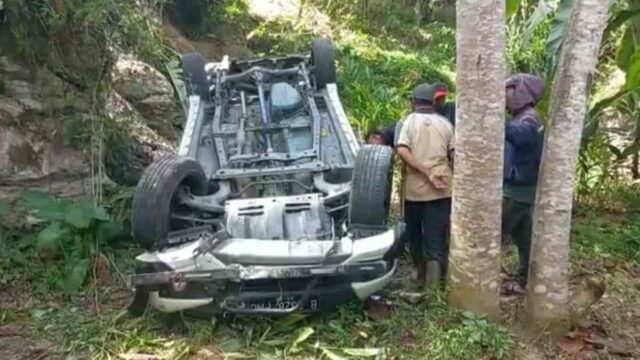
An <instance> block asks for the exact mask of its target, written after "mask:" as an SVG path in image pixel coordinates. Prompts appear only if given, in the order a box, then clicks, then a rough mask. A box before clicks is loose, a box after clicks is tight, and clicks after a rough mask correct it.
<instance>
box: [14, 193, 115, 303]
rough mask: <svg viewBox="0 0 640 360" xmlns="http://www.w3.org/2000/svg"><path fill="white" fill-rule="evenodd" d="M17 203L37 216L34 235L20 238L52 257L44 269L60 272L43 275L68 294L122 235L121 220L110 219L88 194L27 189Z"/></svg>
mask: <svg viewBox="0 0 640 360" xmlns="http://www.w3.org/2000/svg"><path fill="white" fill-rule="evenodd" d="M21 203H22V205H23V206H25V207H26V208H27V209H29V210H30V211H31V212H32V213H33V215H34V216H35V217H36V218H38V219H39V220H40V224H39V225H38V231H37V233H36V235H35V236H34V237H30V236H27V237H25V238H24V240H23V241H24V242H25V243H27V245H34V247H35V249H37V251H38V253H39V254H40V256H43V257H45V258H47V259H51V260H54V261H55V265H54V266H53V267H51V268H49V267H47V272H48V273H49V274H50V273H52V272H54V273H56V272H57V273H58V274H59V275H60V276H58V277H55V278H53V279H52V278H51V277H50V276H47V280H48V281H51V282H53V284H54V287H55V288H57V289H59V290H63V291H64V292H65V293H67V294H69V295H71V294H74V293H76V292H77V291H78V290H80V288H81V287H82V285H83V284H84V282H85V280H86V279H87V277H88V275H89V273H90V272H89V269H90V268H91V267H92V265H93V264H94V263H95V262H96V261H99V259H100V257H101V256H102V254H103V253H104V252H105V251H107V250H108V249H109V248H111V247H112V246H113V245H114V243H115V240H116V239H117V238H119V237H126V233H125V231H124V229H125V228H124V225H123V222H122V221H121V220H114V219H112V218H111V217H110V216H109V214H107V211H106V210H105V208H103V207H101V206H96V205H95V204H94V203H93V200H91V199H90V198H82V199H80V200H78V201H72V200H67V199H56V198H54V197H52V196H51V195H49V194H46V193H42V192H37V191H27V192H25V193H23V194H22V197H21ZM29 243H31V244H29Z"/></svg>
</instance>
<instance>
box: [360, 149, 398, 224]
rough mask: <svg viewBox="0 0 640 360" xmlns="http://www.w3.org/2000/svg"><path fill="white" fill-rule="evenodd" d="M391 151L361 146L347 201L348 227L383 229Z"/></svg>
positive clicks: (385, 222) (390, 177)
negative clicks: (380, 227) (364, 226)
mask: <svg viewBox="0 0 640 360" xmlns="http://www.w3.org/2000/svg"><path fill="white" fill-rule="evenodd" d="M392 162H393V150H391V147H389V146H382V145H364V146H363V147H362V148H360V151H359V152H358V156H357V157H356V163H355V167H354V169H353V178H352V180H351V196H350V198H349V223H350V224H351V225H366V226H385V225H386V224H387V219H388V217H389V204H390V201H391V187H392V184H393V182H392V180H393V168H392Z"/></svg>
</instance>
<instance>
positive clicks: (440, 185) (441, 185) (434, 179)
mask: <svg viewBox="0 0 640 360" xmlns="http://www.w3.org/2000/svg"><path fill="white" fill-rule="evenodd" d="M429 182H430V183H431V184H433V186H434V187H435V188H436V189H438V190H445V189H446V188H447V186H448V185H447V182H446V180H445V178H444V176H442V175H434V174H431V175H429Z"/></svg>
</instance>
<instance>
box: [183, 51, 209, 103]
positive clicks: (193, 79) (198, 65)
mask: <svg viewBox="0 0 640 360" xmlns="http://www.w3.org/2000/svg"><path fill="white" fill-rule="evenodd" d="M180 61H181V63H182V76H183V78H184V84H185V87H186V88H187V95H200V96H202V97H207V96H208V94H209V85H208V81H207V73H206V71H205V70H204V67H205V65H206V64H207V61H206V60H205V58H204V57H202V55H200V53H197V52H193V53H187V54H184V55H182V57H181V58H180Z"/></svg>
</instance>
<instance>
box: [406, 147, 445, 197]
mask: <svg viewBox="0 0 640 360" xmlns="http://www.w3.org/2000/svg"><path fill="white" fill-rule="evenodd" d="M396 152H397V154H398V156H399V157H400V159H402V161H404V163H405V164H407V166H409V167H410V168H412V169H414V170H415V171H417V172H419V173H421V174H423V175H424V176H425V177H426V178H427V180H428V181H429V182H430V183H431V184H433V186H435V188H436V189H445V188H446V187H447V183H446V182H445V180H444V178H443V177H442V176H437V175H433V174H431V172H430V171H429V169H428V168H427V167H426V166H424V165H422V164H421V163H420V162H419V161H418V159H416V157H415V156H413V153H412V152H411V149H409V147H407V146H406V145H404V144H398V147H397V148H396Z"/></svg>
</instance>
